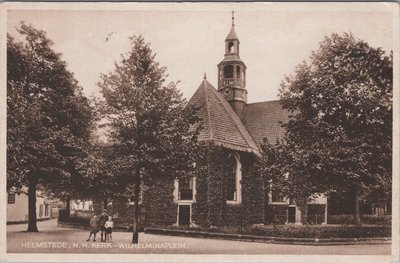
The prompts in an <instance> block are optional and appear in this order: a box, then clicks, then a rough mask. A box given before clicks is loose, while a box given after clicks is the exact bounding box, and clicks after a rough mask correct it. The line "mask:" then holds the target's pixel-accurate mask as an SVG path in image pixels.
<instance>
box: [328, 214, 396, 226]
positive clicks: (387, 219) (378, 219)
mask: <svg viewBox="0 0 400 263" xmlns="http://www.w3.org/2000/svg"><path fill="white" fill-rule="evenodd" d="M361 222H362V224H371V225H390V224H391V223H392V216H391V215H385V216H374V215H362V217H361ZM328 224H340V225H343V224H344V225H352V224H354V215H328Z"/></svg>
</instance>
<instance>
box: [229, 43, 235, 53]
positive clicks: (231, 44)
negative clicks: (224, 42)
mask: <svg viewBox="0 0 400 263" xmlns="http://www.w3.org/2000/svg"><path fill="white" fill-rule="evenodd" d="M228 51H229V53H234V52H235V45H234V44H233V42H229V44H228Z"/></svg>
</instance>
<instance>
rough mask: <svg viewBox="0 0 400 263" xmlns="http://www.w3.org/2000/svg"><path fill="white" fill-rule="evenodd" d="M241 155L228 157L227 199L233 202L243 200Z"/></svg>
mask: <svg viewBox="0 0 400 263" xmlns="http://www.w3.org/2000/svg"><path fill="white" fill-rule="evenodd" d="M241 169H242V168H241V163H240V156H239V155H238V154H236V153H235V154H232V155H231V156H229V158H228V163H227V174H226V176H227V177H226V200H227V201H228V202H231V203H241V201H242V187H241V180H242V172H241Z"/></svg>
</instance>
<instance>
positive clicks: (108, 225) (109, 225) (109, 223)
mask: <svg viewBox="0 0 400 263" xmlns="http://www.w3.org/2000/svg"><path fill="white" fill-rule="evenodd" d="M104 227H105V228H106V242H112V230H113V228H114V222H113V221H112V216H109V217H108V221H107V222H106V223H105V224H104Z"/></svg>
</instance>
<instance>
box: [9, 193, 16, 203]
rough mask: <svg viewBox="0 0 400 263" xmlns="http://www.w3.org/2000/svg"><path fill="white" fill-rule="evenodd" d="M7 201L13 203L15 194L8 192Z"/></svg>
mask: <svg viewBox="0 0 400 263" xmlns="http://www.w3.org/2000/svg"><path fill="white" fill-rule="evenodd" d="M8 203H9V204H15V194H10V193H9V194H8Z"/></svg>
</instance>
